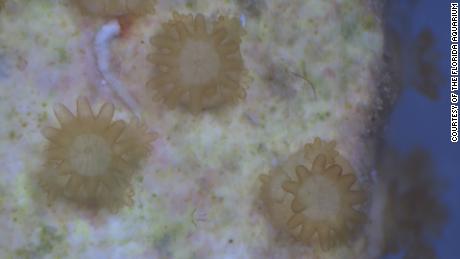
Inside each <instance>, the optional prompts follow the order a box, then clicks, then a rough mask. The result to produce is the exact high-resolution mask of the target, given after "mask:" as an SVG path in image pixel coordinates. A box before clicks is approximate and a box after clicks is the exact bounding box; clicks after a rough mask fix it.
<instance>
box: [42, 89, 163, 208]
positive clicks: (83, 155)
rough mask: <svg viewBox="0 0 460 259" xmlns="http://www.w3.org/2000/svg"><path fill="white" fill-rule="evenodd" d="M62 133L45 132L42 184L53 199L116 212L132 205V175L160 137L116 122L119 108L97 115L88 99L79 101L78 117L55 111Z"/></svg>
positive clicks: (138, 125) (104, 108)
mask: <svg viewBox="0 0 460 259" xmlns="http://www.w3.org/2000/svg"><path fill="white" fill-rule="evenodd" d="M55 115H56V117H57V119H58V121H59V123H60V125H61V127H60V128H59V129H57V128H52V127H47V128H45V129H44V130H43V134H44V136H45V137H46V138H47V139H48V140H49V143H48V146H47V148H46V152H45V157H46V168H45V170H44V171H43V172H42V174H41V175H40V183H41V185H42V186H43V187H44V189H45V190H46V191H47V193H48V199H49V201H50V202H51V201H53V200H55V199H56V198H57V197H58V196H63V197H65V198H68V199H70V200H74V201H76V202H77V203H79V204H80V205H89V206H96V207H107V208H109V209H110V210H112V211H116V210H117V209H118V208H120V207H121V206H123V205H130V204H131V203H132V195H133V191H132V188H131V185H130V181H131V178H132V175H133V174H134V173H135V172H136V170H137V169H138V167H139V165H140V162H141V160H142V159H144V158H145V157H146V156H147V154H148V153H149V151H150V147H149V146H150V143H151V142H152V141H153V140H154V139H155V138H156V134H155V133H150V132H148V131H147V130H146V128H145V126H144V125H143V124H141V123H138V122H136V121H135V120H133V121H132V122H131V123H130V124H129V125H128V126H127V125H126V123H125V122H124V121H122V120H117V121H113V120H112V117H113V115H114V106H113V105H112V104H110V103H105V104H104V105H103V106H102V108H101V109H100V111H99V113H98V114H97V115H95V114H93V111H92V109H91V107H90V105H89V102H88V100H87V99H85V98H81V97H80V98H78V100H77V114H76V116H75V115H74V114H72V112H70V111H69V110H68V109H67V108H66V107H65V106H64V105H62V104H59V105H57V106H56V108H55Z"/></svg>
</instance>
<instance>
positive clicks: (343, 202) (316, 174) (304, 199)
mask: <svg viewBox="0 0 460 259" xmlns="http://www.w3.org/2000/svg"><path fill="white" fill-rule="evenodd" d="M334 146H335V143H334V142H329V143H327V142H322V141H321V140H320V139H318V138H316V139H315V142H314V143H313V144H307V145H305V149H304V151H303V152H301V153H303V161H301V160H298V158H299V156H298V154H295V155H294V156H293V157H292V158H291V161H289V160H288V162H286V164H285V165H281V166H280V167H278V168H275V169H273V170H271V172H270V173H269V174H268V175H262V176H261V177H260V179H261V181H262V183H263V186H262V199H263V201H264V203H265V205H266V209H267V214H268V218H269V219H270V220H271V221H272V222H273V223H274V225H275V227H277V228H279V229H281V230H282V231H287V232H289V233H290V234H291V235H292V236H293V237H295V239H296V240H299V241H301V242H302V243H303V244H307V245H315V244H316V243H319V245H320V246H321V248H322V249H323V250H328V249H330V248H333V247H336V246H339V245H343V244H346V243H347V242H349V241H350V240H351V238H352V237H353V235H354V234H355V232H356V230H357V226H359V225H362V224H363V223H364V222H365V219H366V217H365V215H364V214H363V213H362V212H360V211H358V210H356V209H355V206H356V205H360V204H363V203H364V202H365V201H366V199H367V195H366V193H365V192H364V191H362V190H360V189H359V188H358V187H357V185H358V184H357V178H356V176H355V174H354V172H353V171H350V170H349V169H350V168H351V167H349V166H348V165H345V166H343V165H344V163H343V162H336V159H337V157H338V156H340V155H339V154H338V153H337V151H335V150H334ZM312 159H313V161H312ZM311 161H312V162H311ZM345 163H346V162H345ZM344 168H345V170H344Z"/></svg>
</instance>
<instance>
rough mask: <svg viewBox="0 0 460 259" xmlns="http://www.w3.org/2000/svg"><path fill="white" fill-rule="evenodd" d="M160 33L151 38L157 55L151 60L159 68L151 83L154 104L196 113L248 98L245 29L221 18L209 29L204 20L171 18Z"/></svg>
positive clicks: (190, 16)
mask: <svg viewBox="0 0 460 259" xmlns="http://www.w3.org/2000/svg"><path fill="white" fill-rule="evenodd" d="M162 28H163V32H162V33H159V34H157V35H155V36H153V37H152V38H151V40H150V42H151V44H152V45H153V46H154V48H155V52H154V53H152V54H150V55H149V56H148V59H149V61H151V62H152V63H153V64H155V65H156V67H157V75H156V76H155V77H154V78H153V79H151V80H150V81H149V82H148V83H147V85H148V86H150V87H152V88H153V89H155V91H156V92H157V93H156V99H162V100H164V102H165V103H166V104H167V105H168V106H170V107H175V106H177V105H178V104H181V103H182V104H184V105H185V106H187V107H189V108H190V109H191V110H192V111H193V112H195V113H196V112H199V111H201V110H202V109H205V108H209V107H211V106H216V105H221V104H225V103H228V102H234V101H237V100H238V99H243V98H244V97H245V90H244V88H243V86H242V77H243V75H244V74H245V73H246V72H245V68H244V64H243V59H242V57H241V53H240V41H241V35H242V33H243V29H242V28H241V27H240V26H239V23H238V21H237V20H233V19H229V18H227V17H222V16H221V17H219V19H218V20H217V21H215V22H213V23H207V22H206V19H205V17H204V16H203V15H202V14H198V15H196V16H192V15H187V16H186V15H181V14H178V13H173V19H172V20H171V21H169V22H167V23H164V24H162Z"/></svg>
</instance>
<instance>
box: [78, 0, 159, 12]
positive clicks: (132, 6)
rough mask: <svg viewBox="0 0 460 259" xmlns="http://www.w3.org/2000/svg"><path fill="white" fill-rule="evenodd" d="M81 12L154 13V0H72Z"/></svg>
mask: <svg viewBox="0 0 460 259" xmlns="http://www.w3.org/2000/svg"><path fill="white" fill-rule="evenodd" d="M74 2H76V4H78V5H79V6H80V8H81V9H82V11H83V12H85V13H88V14H90V15H98V16H121V15H140V14H146V13H154V12H155V9H154V6H155V0H74Z"/></svg>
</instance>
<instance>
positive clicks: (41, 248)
mask: <svg viewBox="0 0 460 259" xmlns="http://www.w3.org/2000/svg"><path fill="white" fill-rule="evenodd" d="M64 237H65V236H64V235H63V234H59V233H58V231H57V229H55V228H53V227H51V226H42V227H41V228H40V233H39V242H38V244H35V245H32V244H29V245H27V246H26V247H24V248H20V249H17V250H16V251H15V255H16V256H17V257H19V258H25V259H28V258H42V257H44V256H46V255H48V254H50V253H51V252H52V251H53V249H54V248H55V246H56V244H59V243H62V242H63V241H64ZM17 257H16V258H17Z"/></svg>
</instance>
